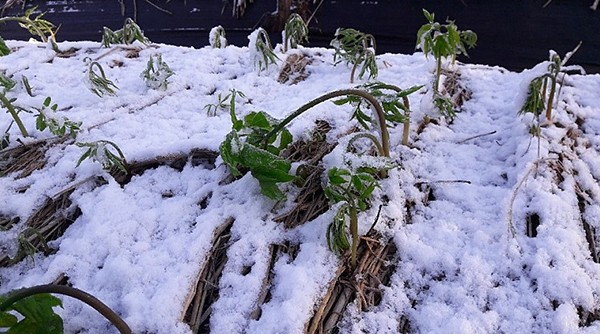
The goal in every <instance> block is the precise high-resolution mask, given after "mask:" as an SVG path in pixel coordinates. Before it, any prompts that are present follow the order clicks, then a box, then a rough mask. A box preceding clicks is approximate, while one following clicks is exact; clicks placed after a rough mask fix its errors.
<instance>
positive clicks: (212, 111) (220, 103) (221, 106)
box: [204, 88, 246, 127]
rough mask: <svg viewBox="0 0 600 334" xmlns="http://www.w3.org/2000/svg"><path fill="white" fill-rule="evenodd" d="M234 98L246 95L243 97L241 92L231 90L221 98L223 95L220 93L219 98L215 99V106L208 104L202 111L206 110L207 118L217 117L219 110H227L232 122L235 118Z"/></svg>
mask: <svg viewBox="0 0 600 334" xmlns="http://www.w3.org/2000/svg"><path fill="white" fill-rule="evenodd" d="M236 96H239V97H241V98H245V97H246V95H244V93H243V92H240V91H238V90H235V89H233V88H232V89H231V90H230V91H229V93H228V94H227V95H225V96H223V93H222V92H220V93H219V96H218V97H217V103H215V104H211V103H209V104H207V105H205V106H204V109H205V110H206V115H207V116H217V112H218V111H219V110H225V109H227V108H229V109H230V114H231V115H232V120H233V119H234V118H235V98H236ZM228 101H229V103H227V102H228ZM238 122H239V121H238ZM234 127H235V124H234Z"/></svg>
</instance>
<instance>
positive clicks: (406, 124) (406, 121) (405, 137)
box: [377, 83, 410, 146]
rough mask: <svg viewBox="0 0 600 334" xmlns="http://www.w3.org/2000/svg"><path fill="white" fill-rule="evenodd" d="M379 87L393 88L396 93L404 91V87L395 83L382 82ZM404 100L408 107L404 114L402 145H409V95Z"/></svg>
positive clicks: (405, 105)
mask: <svg viewBox="0 0 600 334" xmlns="http://www.w3.org/2000/svg"><path fill="white" fill-rule="evenodd" d="M377 87H378V88H380V89H389V90H393V91H395V92H396V93H401V92H402V88H400V87H398V86H394V85H389V84H384V83H382V84H379V85H378V86H377ZM402 102H403V103H404V107H405V108H406V110H405V114H404V116H405V117H404V128H403V130H402V145H404V146H406V145H408V135H409V131H410V102H409V100H408V97H407V96H403V97H402Z"/></svg>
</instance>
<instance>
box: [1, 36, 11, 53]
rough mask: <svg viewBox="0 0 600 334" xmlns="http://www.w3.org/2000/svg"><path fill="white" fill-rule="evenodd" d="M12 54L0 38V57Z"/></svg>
mask: <svg viewBox="0 0 600 334" xmlns="http://www.w3.org/2000/svg"><path fill="white" fill-rule="evenodd" d="M9 53H10V48H9V47H8V46H7V45H6V42H4V40H3V39H2V37H0V57H1V56H6V55H7V54H9Z"/></svg>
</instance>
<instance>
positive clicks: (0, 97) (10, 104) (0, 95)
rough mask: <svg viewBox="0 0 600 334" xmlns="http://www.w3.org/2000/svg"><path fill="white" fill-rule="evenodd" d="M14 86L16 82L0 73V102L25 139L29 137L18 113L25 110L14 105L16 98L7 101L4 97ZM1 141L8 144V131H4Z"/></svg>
mask: <svg viewBox="0 0 600 334" xmlns="http://www.w3.org/2000/svg"><path fill="white" fill-rule="evenodd" d="M16 84H17V82H16V81H14V80H13V79H11V78H9V77H7V76H5V75H4V74H2V73H0V86H2V88H3V89H2V92H0V102H1V103H2V106H3V107H4V108H6V110H8V113H9V114H10V115H11V116H12V118H13V122H14V123H16V124H17V126H18V127H19V131H21V135H23V137H25V138H27V137H29V133H28V132H27V129H26V128H25V125H23V121H21V117H19V112H21V111H27V110H26V109H24V108H21V107H19V106H16V105H14V102H15V101H16V100H17V99H16V98H12V99H9V98H7V97H6V93H7V92H9V91H10V90H12V89H13V88H14V87H15V86H16ZM12 124H13V123H12V122H11V123H10V125H9V128H10V126H12ZM2 141H3V142H5V143H6V144H8V130H7V131H6V133H5V135H4V137H3V139H2ZM3 146H4V145H3Z"/></svg>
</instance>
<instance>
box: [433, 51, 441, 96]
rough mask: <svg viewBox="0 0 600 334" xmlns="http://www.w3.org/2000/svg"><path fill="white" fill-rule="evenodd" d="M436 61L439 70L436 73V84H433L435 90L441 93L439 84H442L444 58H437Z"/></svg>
mask: <svg viewBox="0 0 600 334" xmlns="http://www.w3.org/2000/svg"><path fill="white" fill-rule="evenodd" d="M436 63H437V71H436V73H435V84H434V86H433V91H434V92H436V93H439V90H438V89H439V86H440V76H441V75H442V58H441V57H440V58H438V59H436Z"/></svg>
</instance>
